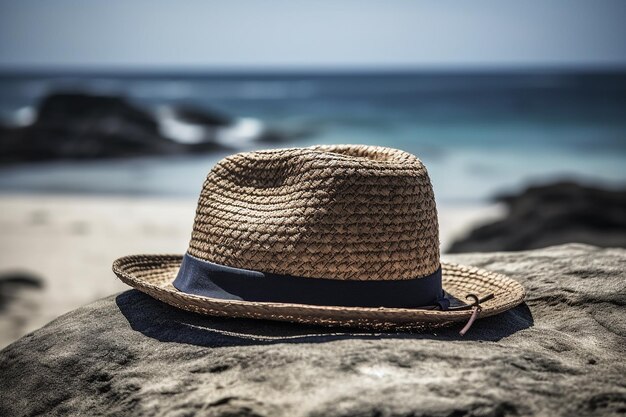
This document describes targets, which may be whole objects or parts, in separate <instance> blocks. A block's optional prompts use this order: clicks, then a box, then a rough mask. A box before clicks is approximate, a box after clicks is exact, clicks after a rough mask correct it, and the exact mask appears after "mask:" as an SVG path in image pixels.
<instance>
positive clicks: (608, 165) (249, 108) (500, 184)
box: [0, 71, 626, 204]
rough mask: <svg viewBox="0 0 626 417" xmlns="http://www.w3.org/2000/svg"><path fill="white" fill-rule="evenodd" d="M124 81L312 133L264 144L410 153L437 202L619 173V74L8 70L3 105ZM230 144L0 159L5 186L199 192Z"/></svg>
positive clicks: (140, 98)
mask: <svg viewBox="0 0 626 417" xmlns="http://www.w3.org/2000/svg"><path fill="white" fill-rule="evenodd" d="M77 90H78V91H85V92H91V93H97V94H115V95H123V96H125V97H127V98H128V99H129V100H131V101H132V102H135V103H137V104H139V105H141V106H143V107H145V108H146V109H147V110H149V111H153V112H154V113H155V114H156V115H158V114H159V113H158V109H159V108H161V107H162V106H164V105H170V106H176V105H181V104H185V105H194V106H198V107H201V108H205V109H212V110H217V111H220V112H223V113H225V114H229V115H232V116H234V117H240V118H248V119H249V120H256V121H259V122H261V123H263V124H264V125H266V126H272V127H274V128H278V129H284V130H299V131H305V132H307V135H306V136H304V137H301V138H299V139H294V140H290V141H287V142H285V143H280V144H277V145H271V146H280V147H288V146H307V145H312V144H318V143H321V144H330V143H353V144H357V143H358V144H371V145H382V146H391V147H395V148H399V149H403V150H406V151H408V152H411V153H414V154H415V155H417V156H418V157H419V158H420V159H422V160H423V161H424V163H425V164H426V166H427V167H428V170H429V173H430V176H431V180H432V182H433V185H434V187H435V194H436V197H437V200H438V202H439V203H440V204H455V203H458V202H476V201H486V200H487V199H489V198H491V197H493V196H494V195H496V194H499V193H503V192H514V191H517V190H519V189H520V188H523V187H525V186H527V185H529V184H541V183H547V182H550V181H555V180H563V179H567V180H576V181H580V182H586V183H592V184H599V185H604V186H609V187H612V186H623V185H625V184H626V74H623V73H575V72H566V73H561V72H539V71H535V72H527V73H469V74H464V73H419V72H418V73H408V72H404V73H387V74H382V73H347V72H343V73H335V74H333V73H315V74H307V73H295V74H267V73H259V74H243V73H236V74H210V75H206V74H198V73H186V74H165V73H161V74H156V75H155V74H139V73H133V74H80V75H68V74H34V75H33V74H31V75H24V74H12V75H4V76H0V116H1V117H2V119H3V120H4V121H5V123H18V124H19V123H22V124H26V123H29V122H30V121H31V120H30V119H32V117H34V116H33V115H34V114H35V112H34V111H33V110H34V109H35V108H36V104H37V102H38V100H40V99H41V98H42V97H43V96H45V95H46V94H48V93H52V92H55V91H77ZM232 145H233V150H232V151H227V150H225V151H220V152H217V153H210V154H203V155H192V156H170V157H146V158H132V159H117V160H102V161H84V162H50V163H37V164H24V165H15V166H10V167H3V168H0V191H10V192H15V191H20V192H63V193H67V192H71V193H110V194H132V195H153V194H155V195H171V196H195V195H197V193H198V191H199V189H200V187H201V185H202V182H203V180H204V177H205V176H206V173H207V172H208V171H209V170H210V168H211V166H213V164H214V163H215V162H216V161H217V160H219V159H220V158H221V157H223V156H225V155H227V154H228V153H229V152H234V151H235V150H242V149H256V148H260V147H267V146H268V145H260V144H255V143H245V144H240V143H233V144H232Z"/></svg>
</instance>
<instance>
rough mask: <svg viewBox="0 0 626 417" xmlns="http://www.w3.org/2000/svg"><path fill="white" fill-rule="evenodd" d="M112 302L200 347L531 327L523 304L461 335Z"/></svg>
mask: <svg viewBox="0 0 626 417" xmlns="http://www.w3.org/2000/svg"><path fill="white" fill-rule="evenodd" d="M115 302H116V304H117V306H118V307H119V309H120V312H121V313H122V314H123V315H124V317H125V318H126V319H127V320H128V323H129V324H130V326H131V328H132V329H133V330H135V331H138V332H141V333H142V334H143V335H145V336H147V337H150V338H153V339H156V340H159V341H161V342H175V343H184V344H191V345H196V346H203V347H224V346H243V345H267V344H276V343H325V342H330V341H334V340H342V339H354V338H359V339H437V340H484V341H498V340H500V339H502V338H503V337H506V336H509V335H511V334H513V333H515V332H517V331H519V330H523V329H526V328H529V327H531V326H533V324H534V321H533V316H532V313H531V311H530V309H529V308H528V306H527V305H526V304H525V303H523V304H521V305H519V306H517V307H516V308H514V309H511V310H508V311H506V312H504V313H501V314H498V315H497V316H492V317H487V318H484V319H481V320H478V321H476V322H475V323H474V325H473V326H472V329H471V330H470V331H469V332H468V333H467V334H466V335H465V336H463V337H462V336H460V335H459V329H460V328H461V327H462V326H463V324H459V325H455V326H450V327H444V328H438V329H431V330H428V331H422V332H380V331H368V330H359V329H347V328H340V327H334V328H331V327H323V326H312V325H302V324H295V323H286V322H279V321H271V320H257V319H240V318H225V317H211V316H204V315H201V314H197V313H191V312H188V311H185V310H181V309H178V308H175V307H172V306H170V305H168V304H165V303H163V302H161V301H158V300H156V299H154V298H152V297H150V296H148V295H146V294H144V293H142V292H140V291H138V290H128V291H125V292H123V293H121V294H119V295H118V296H117V297H116V298H115Z"/></svg>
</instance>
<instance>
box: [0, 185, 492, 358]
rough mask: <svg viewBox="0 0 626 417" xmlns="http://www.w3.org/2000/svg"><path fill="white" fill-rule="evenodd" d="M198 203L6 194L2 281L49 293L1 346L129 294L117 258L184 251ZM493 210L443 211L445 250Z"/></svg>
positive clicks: (28, 307)
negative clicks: (38, 283) (33, 280)
mask: <svg viewBox="0 0 626 417" xmlns="http://www.w3.org/2000/svg"><path fill="white" fill-rule="evenodd" d="M195 207H196V200H195V199H163V198H161V199H156V198H136V199H135V198H127V197H123V198H119V197H93V196H89V197H84V196H26V195H16V196H10V195H9V196H7V195H5V196H1V197H0V279H2V277H3V276H4V277H6V276H7V274H9V273H11V272H24V273H27V274H31V275H33V276H37V277H39V278H41V279H42V281H43V284H44V288H43V289H42V290H32V289H24V290H22V291H21V292H20V293H18V294H17V295H18V297H17V300H16V301H13V302H10V303H8V305H7V307H6V309H5V311H3V312H1V313H0V348H2V347H3V346H5V345H7V344H8V343H10V342H11V341H13V340H15V339H17V338H19V337H21V336H22V335H24V334H26V333H28V332H30V331H32V330H34V329H36V328H38V327H41V326H42V325H44V324H46V323H47V322H49V321H50V320H52V319H54V318H55V317H57V316H59V315H60V314H63V313H66V312H68V311H70V310H73V309H75V308H76V307H79V306H81V305H84V304H87V303H90V302H92V301H94V300H96V299H98V298H102V297H104V296H107V295H110V294H113V293H115V292H119V291H123V290H125V289H127V288H128V287H126V286H125V285H124V284H122V283H121V282H120V281H119V280H118V279H117V278H116V277H115V275H114V274H113V273H112V272H111V263H112V261H113V260H114V259H116V258H117V257H120V256H123V255H128V254H138V253H183V252H184V251H185V250H186V248H187V244H188V242H189V236H190V233H191V228H192V224H193V217H194V212H195ZM501 212H502V208H501V207H500V206H497V205H491V206H484V205H482V206H479V205H474V206H454V207H446V206H444V207H441V206H440V207H439V221H440V230H441V242H442V247H443V248H445V247H447V246H448V245H449V244H450V243H451V242H452V241H453V240H454V238H455V237H456V236H459V235H460V234H463V233H465V232H466V231H467V230H468V229H469V228H471V226H472V225H473V224H474V223H476V222H477V221H484V220H485V219H486V218H488V217H496V216H499V215H501Z"/></svg>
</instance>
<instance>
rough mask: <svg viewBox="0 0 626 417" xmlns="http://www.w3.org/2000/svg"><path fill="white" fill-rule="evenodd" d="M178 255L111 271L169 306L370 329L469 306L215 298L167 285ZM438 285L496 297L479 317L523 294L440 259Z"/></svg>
mask: <svg viewBox="0 0 626 417" xmlns="http://www.w3.org/2000/svg"><path fill="white" fill-rule="evenodd" d="M181 262H182V256H180V255H134V256H127V257H124V258H120V259H118V260H117V261H115V263H114V264H113V271H114V272H115V273H116V274H117V276H118V277H119V278H120V279H121V280H122V281H124V282H125V283H127V284H128V285H130V286H132V287H135V288H137V289H139V290H140V291H143V292H145V293H146V294H148V295H150V296H152V297H154V298H156V299H158V300H161V301H163V302H165V303H167V304H170V305H172V306H175V307H178V308H181V309H184V310H188V311H192V312H196V313H200V314H205V315H210V316H226V317H243V318H256V319H270V320H279V321H290V322H296V323H304V324H314V325H323V326H341V327H358V328H367V329H375V330H403V329H410V330H423V329H428V328H434V327H441V326H445V325H448V324H451V323H454V322H457V321H467V320H468V319H469V317H470V315H471V311H469V310H460V311H439V310H420V309H406V308H360V307H336V306H313V305H304V304H284V303H264V302H250V301H232V300H220V299H214V298H208V297H202V296H196V295H191V294H185V293H182V292H180V291H178V290H177V289H176V288H174V287H173V286H172V281H174V278H175V277H176V274H177V272H178V268H179V266H180V263H181ZM442 270H443V286H444V288H445V290H446V292H448V293H449V294H451V295H452V296H454V297H455V298H458V299H459V300H465V297H466V295H468V294H476V295H478V296H480V297H482V296H485V295H487V294H491V293H493V294H494V295H495V297H494V298H493V299H491V300H489V301H486V302H485V303H483V304H481V307H482V310H481V312H480V317H487V316H492V315H494V314H498V313H501V312H503V311H505V310H508V309H510V308H513V307H515V306H516V305H518V304H520V303H521V302H522V301H523V299H524V288H523V287H522V286H521V285H520V284H519V283H518V282H517V281H515V280H513V279H511V278H508V277H506V276H504V275H501V274H498V273H495V272H490V271H486V270H483V269H478V268H474V267H466V266H461V265H453V264H446V263H443V264H442Z"/></svg>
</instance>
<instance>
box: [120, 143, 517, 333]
mask: <svg viewBox="0 0 626 417" xmlns="http://www.w3.org/2000/svg"><path fill="white" fill-rule="evenodd" d="M113 271H114V272H115V274H117V276H118V277H119V278H120V279H121V280H122V281H124V282H125V283H127V284H128V285H130V286H132V287H135V288H137V289H138V290H140V291H143V292H145V293H146V294H148V295H150V296H152V297H154V298H156V299H158V300H161V301H163V302H165V303H168V304H171V305H173V306H175V307H178V308H181V309H185V310H189V311H194V312H197V313H201V314H207V315H214V316H228V317H247V318H258V319H272V320H281V321H291V322H298V323H309V324H318V325H327V326H348V327H364V328H375V329H400V328H425V327H439V326H442V325H446V324H450V323H452V322H457V321H466V322H468V325H467V326H466V328H469V325H471V323H472V322H473V321H474V319H476V318H477V317H486V316H491V315H494V314H498V313H500V312H503V311H505V310H507V309H510V308H512V307H515V306H516V305H518V304H520V303H521V302H522V301H523V299H524V289H523V287H522V286H521V285H520V284H519V283H517V282H516V281H514V280H512V279H510V278H508V277H506V276H503V275H501V274H497V273H494V272H489V271H485V270H482V269H478V268H474V267H468V266H461V265H453V264H447V263H441V262H440V259H439V231H438V223H437V210H436V207H435V199H434V194H433V189H432V185H431V182H430V179H429V177H428V173H427V171H426V168H425V167H424V165H423V164H422V162H421V161H420V160H419V159H417V158H416V157H415V156H413V155H411V154H409V153H406V152H403V151H399V150H396V149H390V148H383V147H375V146H362V145H331V146H314V147H310V148H292V149H280V150H267V151H256V152H248V153H240V154H236V155H233V156H230V157H227V158H225V159H223V160H222V161H220V162H218V163H217V165H215V167H214V168H213V169H212V170H211V172H209V174H208V175H207V177H206V180H205V182H204V185H203V189H202V192H201V193H200V198H199V201H198V207H197V210H196V218H195V223H194V226H193V232H192V234H191V242H190V244H189V249H188V250H187V253H186V254H185V255H184V256H183V255H133V256H126V257H123V258H120V259H118V260H116V261H115V262H114V263H113ZM464 330H466V329H464ZM463 333H464V332H463Z"/></svg>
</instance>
